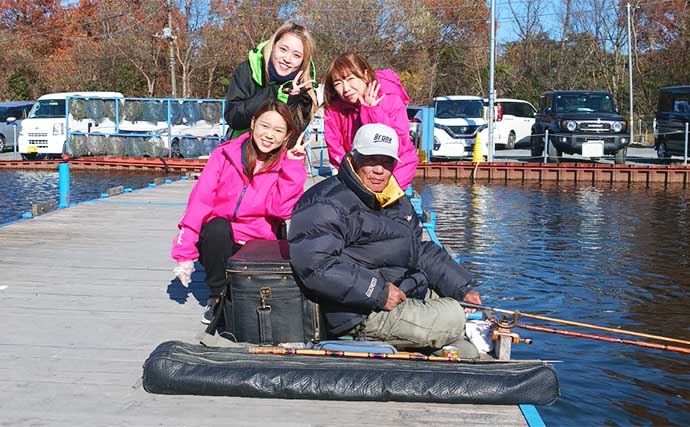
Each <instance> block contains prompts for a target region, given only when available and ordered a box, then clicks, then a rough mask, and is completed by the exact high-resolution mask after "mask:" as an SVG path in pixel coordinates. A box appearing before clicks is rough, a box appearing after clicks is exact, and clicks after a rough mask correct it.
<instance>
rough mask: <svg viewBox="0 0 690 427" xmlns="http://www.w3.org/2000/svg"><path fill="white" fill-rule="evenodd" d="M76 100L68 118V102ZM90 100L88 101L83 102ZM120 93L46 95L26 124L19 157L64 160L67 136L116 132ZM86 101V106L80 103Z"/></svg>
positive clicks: (33, 109) (23, 128) (30, 114)
mask: <svg viewBox="0 0 690 427" xmlns="http://www.w3.org/2000/svg"><path fill="white" fill-rule="evenodd" d="M75 96H76V97H80V98H78V99H75V100H74V101H75V104H74V105H72V101H71V100H70V113H69V117H67V99H68V98H69V97H75ZM82 98H87V99H82ZM119 99H124V96H123V95H122V94H121V93H119V92H62V93H50V94H47V95H43V96H41V97H40V98H38V100H36V103H34V106H33V107H32V108H31V111H30V112H29V117H28V118H27V119H26V120H24V122H23V123H22V129H21V132H20V134H19V139H18V145H19V153H21V155H22V158H23V159H25V160H31V159H35V158H36V157H38V156H40V157H60V156H61V155H62V154H63V153H65V152H66V144H65V143H66V138H67V132H68V131H69V132H74V131H77V132H104V133H108V132H114V131H115V115H114V110H115V109H114V105H115V102H116V101H115V100H119ZM78 100H82V101H84V102H76V101H78Z"/></svg>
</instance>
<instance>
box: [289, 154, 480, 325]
mask: <svg viewBox="0 0 690 427" xmlns="http://www.w3.org/2000/svg"><path fill="white" fill-rule="evenodd" d="M289 241H290V259H291V263H292V266H293V268H294V271H295V273H296V276H297V281H298V283H299V284H300V286H301V287H302V290H303V292H304V293H305V295H307V297H308V298H310V299H312V300H314V301H317V302H318V303H319V304H320V306H321V309H322V311H323V312H324V315H325V318H326V322H327V325H328V331H329V333H330V334H331V335H335V336H339V335H342V334H343V333H345V332H347V331H349V330H350V329H352V328H353V327H355V326H356V325H358V324H360V323H361V322H362V321H363V320H364V319H365V318H366V316H367V315H369V314H370V313H371V312H372V311H380V310H382V309H383V306H384V305H385V304H386V300H387V298H388V290H387V287H386V286H385V284H386V282H391V283H394V284H396V285H397V286H398V287H399V288H400V289H401V290H402V291H403V292H405V294H406V296H407V297H408V298H418V299H424V296H425V295H426V292H427V289H428V288H431V289H433V290H434V291H436V292H437V293H438V294H439V295H440V296H443V297H451V298H455V299H457V300H462V298H463V297H464V295H465V293H466V292H467V291H468V283H469V281H470V274H469V273H468V272H467V271H466V270H465V269H464V268H462V267H461V266H460V265H458V264H457V263H456V262H454V261H453V260H452V259H451V258H450V256H449V255H448V253H447V252H446V251H445V250H444V249H442V248H440V247H439V246H437V245H435V244H434V243H433V242H430V241H424V242H423V241H422V228H421V224H420V222H419V219H418V218H417V215H416V213H415V211H414V208H413V206H412V204H411V203H410V201H409V199H408V198H407V197H405V196H403V197H402V198H401V199H399V200H398V201H396V202H395V203H393V204H392V205H390V206H387V207H386V208H383V209H382V208H381V207H380V204H379V203H378V201H377V200H376V198H375V196H374V194H373V193H371V192H370V191H369V190H367V189H366V188H365V187H364V186H363V185H362V183H361V181H359V179H358V178H357V176H356V175H355V174H354V171H353V170H352V167H351V166H350V163H349V162H348V161H346V160H345V161H343V162H342V166H341V169H340V171H339V173H338V175H337V177H333V178H329V179H327V180H325V181H322V182H320V183H318V184H316V185H315V186H313V187H312V188H310V189H309V190H308V191H307V192H305V193H304V195H303V196H302V197H301V198H300V200H299V202H298V203H297V206H296V207H295V210H294V211H293V214H292V220H291V223H290V232H289Z"/></svg>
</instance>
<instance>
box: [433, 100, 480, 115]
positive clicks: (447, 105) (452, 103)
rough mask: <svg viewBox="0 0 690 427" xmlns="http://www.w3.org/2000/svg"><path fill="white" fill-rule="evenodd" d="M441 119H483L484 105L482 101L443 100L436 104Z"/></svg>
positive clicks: (437, 113)
mask: <svg viewBox="0 0 690 427" xmlns="http://www.w3.org/2000/svg"><path fill="white" fill-rule="evenodd" d="M434 107H435V108H436V117H437V118H439V119H453V118H473V119H479V118H482V113H483V109H484V103H483V102H482V101H481V100H480V99H476V100H475V99H459V100H443V101H436V102H435V103H434Z"/></svg>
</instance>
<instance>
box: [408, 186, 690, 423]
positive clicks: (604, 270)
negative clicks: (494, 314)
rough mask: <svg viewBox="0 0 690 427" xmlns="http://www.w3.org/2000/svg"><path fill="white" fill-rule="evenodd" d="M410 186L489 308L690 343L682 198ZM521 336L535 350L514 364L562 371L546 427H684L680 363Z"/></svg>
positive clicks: (675, 193)
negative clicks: (549, 363)
mask: <svg viewBox="0 0 690 427" xmlns="http://www.w3.org/2000/svg"><path fill="white" fill-rule="evenodd" d="M415 184H416V185H415V187H416V188H417V189H419V190H420V192H421V194H422V196H423V200H424V203H425V208H426V209H433V210H435V211H437V212H438V214H439V215H438V218H437V227H438V234H439V237H440V238H441V241H442V242H443V243H444V245H446V247H447V248H448V250H449V251H450V252H451V253H453V254H458V255H460V256H461V258H462V260H463V263H464V265H465V266H466V267H467V268H469V269H470V270H471V271H472V272H473V273H474V274H475V278H476V279H477V280H478V282H480V284H481V288H480V289H481V291H482V294H483V296H484V298H485V301H486V303H487V304H491V305H496V306H499V307H504V308H509V309H518V310H522V311H527V312H532V313H536V314H542V315H546V316H551V317H558V318H563V319H569V320H575V321H580V322H585V323H595V324H600V325H605V326H609V327H618V328H623V329H629V330H634V331H638V332H643V333H647V334H659V335H665V336H672V337H676V338H679V339H684V340H690V329H689V328H688V327H689V326H690V292H688V291H690V260H689V257H690V247H689V245H690V203H689V199H690V193H689V192H688V190H683V189H678V188H667V189H664V188H656V189H655V188H649V189H648V188H644V187H628V186H623V185H613V186H611V187H609V188H592V187H587V186H575V185H572V186H568V185H563V184H561V185H556V184H538V183H526V184H517V185H515V184H513V185H501V184H486V183H483V184H481V183H480V184H455V183H438V182H423V181H421V182H416V183H415ZM526 323H527V322H526ZM533 323H537V322H533ZM554 326H555V327H557V328H562V329H567V327H561V326H558V325H554ZM518 332H520V333H521V335H523V336H529V337H531V338H533V339H535V344H534V345H532V346H524V345H521V346H518V347H516V348H515V349H514V355H515V357H524V358H532V357H542V358H552V359H553V358H555V359H559V360H563V361H564V362H565V363H563V364H560V365H558V366H557V370H558V372H559V376H560V379H561V390H562V393H563V397H562V398H561V399H560V400H559V401H558V402H557V403H556V404H555V405H554V406H552V407H547V408H541V409H540V412H541V413H542V415H543V416H544V418H545V420H546V422H547V424H551V425H630V424H653V425H660V424H661V425H687V424H689V423H690V409H689V408H690V366H689V365H690V357H688V356H687V355H682V354H678V353H669V352H663V351H658V350H650V349H644V348H640V347H631V346H624V345H620V344H610V343H604V342H599V341H592V340H585V339H574V338H569V337H563V336H558V335H551V334H544V333H537V332H529V331H525V330H518ZM589 332H592V333H599V332H597V331H589ZM601 334H602V335H603V334H605V333H601ZM624 338H628V339H631V340H642V339H641V338H636V337H629V336H626V337H624Z"/></svg>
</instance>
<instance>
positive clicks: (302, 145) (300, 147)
mask: <svg viewBox="0 0 690 427" xmlns="http://www.w3.org/2000/svg"><path fill="white" fill-rule="evenodd" d="M305 133H306V131H304V132H302V133H301V134H300V136H299V138H297V142H295V146H294V147H292V148H291V149H289V150H287V154H286V157H287V158H288V159H290V160H304V158H305V157H306V156H307V145H309V144H310V143H311V142H312V141H313V140H314V135H312V136H310V137H309V140H308V141H306V142H305V141H304V134H305Z"/></svg>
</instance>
